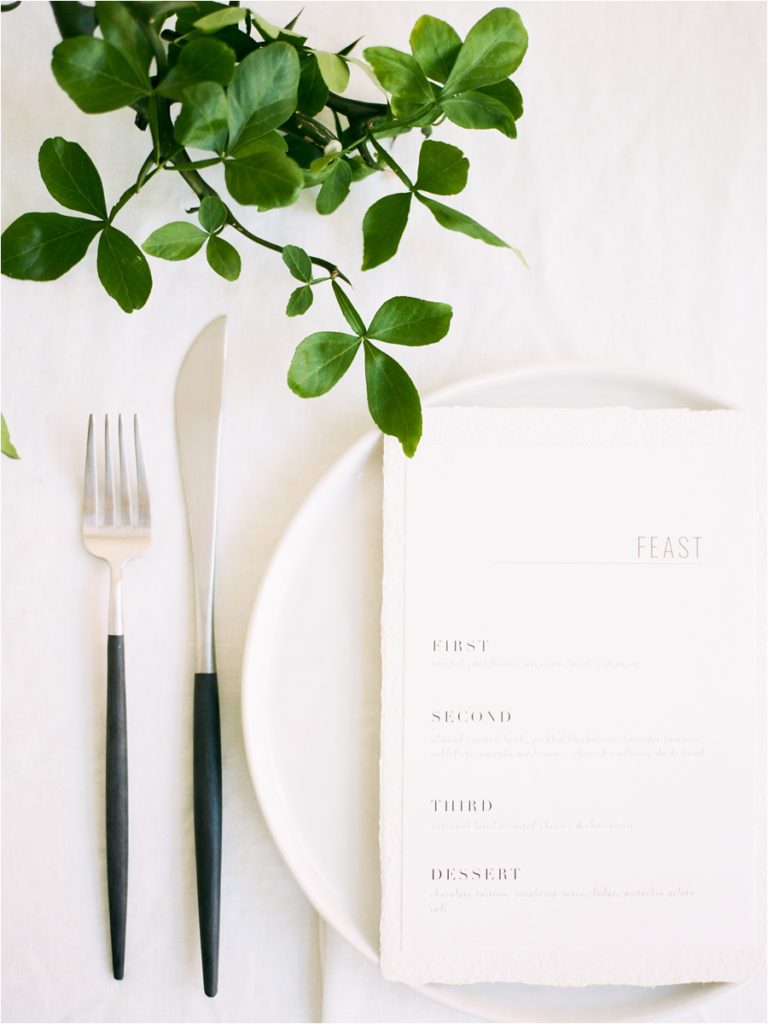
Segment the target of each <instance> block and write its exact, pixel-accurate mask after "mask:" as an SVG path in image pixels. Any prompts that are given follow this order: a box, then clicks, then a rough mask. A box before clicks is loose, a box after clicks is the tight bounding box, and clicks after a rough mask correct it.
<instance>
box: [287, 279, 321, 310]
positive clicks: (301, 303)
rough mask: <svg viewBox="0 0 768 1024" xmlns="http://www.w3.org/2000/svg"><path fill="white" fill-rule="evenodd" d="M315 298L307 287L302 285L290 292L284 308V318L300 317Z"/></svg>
mask: <svg viewBox="0 0 768 1024" xmlns="http://www.w3.org/2000/svg"><path fill="white" fill-rule="evenodd" d="M314 298H315V296H314V295H313V294H312V289H311V288H310V287H309V285H307V284H305V285H302V286H301V288H296V289H295V290H294V291H292V292H291V297H290V298H289V299H288V305H287V306H286V307H285V315H286V316H302V315H303V314H304V313H306V312H307V310H308V309H309V307H310V306H311V305H312V303H313V301H314Z"/></svg>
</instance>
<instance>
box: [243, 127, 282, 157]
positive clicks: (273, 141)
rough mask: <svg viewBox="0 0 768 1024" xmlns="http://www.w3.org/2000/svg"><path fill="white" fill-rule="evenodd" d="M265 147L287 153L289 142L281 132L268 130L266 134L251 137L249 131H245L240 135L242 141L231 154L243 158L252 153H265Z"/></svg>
mask: <svg viewBox="0 0 768 1024" xmlns="http://www.w3.org/2000/svg"><path fill="white" fill-rule="evenodd" d="M265 149H271V150H275V151H276V152H278V153H285V152H287V150H288V142H287V140H286V138H285V136H284V135H281V134H280V132H267V134H266V135H259V136H258V137H249V136H248V133H247V132H244V133H243V134H242V135H241V136H240V141H239V142H238V144H237V145H236V146H235V148H234V150H233V151H232V152H231V153H230V154H229V155H230V156H232V157H236V158H237V159H238V160H241V159H242V158H243V157H246V156H251V154H252V153H263V152H264V150H265Z"/></svg>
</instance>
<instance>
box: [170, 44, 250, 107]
mask: <svg viewBox="0 0 768 1024" xmlns="http://www.w3.org/2000/svg"><path fill="white" fill-rule="evenodd" d="M234 70H235V54H234V52H233V51H232V50H231V49H230V48H229V47H228V46H227V45H226V43H222V42H221V41H220V40H219V39H191V40H190V41H189V42H188V43H187V45H186V46H184V47H182V49H181V52H180V53H179V59H178V60H177V61H176V63H175V64H174V66H173V67H172V68H171V70H170V71H169V72H168V74H167V75H166V76H165V78H164V79H163V80H162V81H161V82H160V83H159V85H158V86H157V89H156V90H155V91H156V92H157V94H158V96H169V97H170V98H171V99H174V100H180V99H182V98H183V93H184V90H185V89H188V88H189V87H190V86H191V85H199V84H200V83H201V82H216V83H217V84H218V85H227V84H228V83H229V81H230V79H231V78H232V75H233V74H234Z"/></svg>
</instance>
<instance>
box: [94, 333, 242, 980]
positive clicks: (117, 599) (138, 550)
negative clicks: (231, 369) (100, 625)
mask: <svg viewBox="0 0 768 1024" xmlns="http://www.w3.org/2000/svg"><path fill="white" fill-rule="evenodd" d="M225 355H226V319H225V318H224V317H220V318H219V319H217V320H214V321H213V322H212V323H210V324H209V325H208V326H207V327H206V328H205V329H204V330H203V331H202V332H201V333H200V334H199V335H198V337H197V339H196V340H195V342H194V343H193V345H192V346H191V348H190V349H189V351H188V352H187V355H186V357H185V359H184V362H183V364H182V367H181V370H180V371H179V377H178V381H177V384H176V432H177V438H178V445H179V461H180V464H181V475H182V479H183V482H184V494H185V498H186V504H187V516H188V520H189V532H190V539H191V544H192V559H193V564H194V570H195V572H194V575H195V597H196V622H197V647H196V663H195V694H194V723H193V768H194V815H195V859H196V865H197V902H198V916H199V924H200V946H201V954H202V964H203V987H204V989H205V993H206V995H208V996H215V995H216V992H217V989H218V963H219V918H220V892H221V820H222V795H221V726H220V720H219V692H218V679H217V675H216V656H215V650H214V642H213V585H214V563H215V554H216V511H217V493H218V462H219V437H220V430H221V404H222V385H223V376H224V359H225ZM134 452H135V456H134V464H135V491H136V496H137V501H136V507H135V508H134V505H133V502H132V498H131V491H132V488H131V486H130V483H129V476H130V471H129V468H128V465H129V460H128V457H127V452H126V442H125V432H124V425H123V418H122V416H120V417H119V418H118V463H119V481H118V490H117V500H115V485H114V481H113V468H112V445H111V438H110V427H109V417H107V419H106V421H105V457H104V472H103V475H102V487H101V489H100V488H99V484H98V473H97V469H96V446H95V442H94V428H93V416H91V418H90V420H89V423H88V442H87V449H86V462H85V488H84V501H83V543H84V544H85V547H86V548H87V550H88V551H90V552H91V554H93V555H96V556H97V557H99V558H102V559H104V560H105V561H106V562H107V563H108V564H109V567H110V591H109V619H108V636H107V746H106V802H107V829H106V831H107V889H108V896H109V922H110V937H111V944H112V968H113V973H114V976H115V978H118V979H120V978H122V977H123V974H124V970H125V922H126V907H127V893H128V753H127V728H126V698H125V650H124V637H123V616H122V593H121V583H122V570H123V568H124V566H125V564H126V562H127V561H128V560H129V559H130V558H134V557H136V556H138V555H140V554H142V553H143V552H144V551H145V550H146V548H147V547H148V545H149V543H150V536H151V534H150V530H151V526H150V509H149V486H148V483H147V474H146V469H145V465H144V455H143V450H142V445H141V437H140V433H139V421H138V417H134ZM99 496H100V497H99Z"/></svg>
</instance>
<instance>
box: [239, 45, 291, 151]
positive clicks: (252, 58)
mask: <svg viewBox="0 0 768 1024" xmlns="http://www.w3.org/2000/svg"><path fill="white" fill-rule="evenodd" d="M299 73H300V68H299V58H298V56H297V55H296V51H295V50H294V48H293V47H292V46H290V45H289V44H288V43H270V44H269V45H268V46H263V47H262V48H261V49H260V50H256V51H255V52H254V53H251V54H249V55H248V56H247V57H246V58H245V60H243V61H241V62H240V64H239V65H238V68H237V71H235V74H234V77H233V79H232V84H231V85H230V87H229V90H228V100H229V153H230V155H233V156H237V155H238V153H237V150H238V146H240V147H241V148H242V147H243V146H245V145H247V144H248V143H249V142H250V141H252V140H253V139H256V138H260V137H261V136H262V135H266V134H267V132H269V131H271V130H272V129H273V128H277V127H278V126H279V125H281V124H282V123H283V122H284V121H287V119H288V118H289V117H290V116H291V114H292V113H293V112H294V110H295V109H296V95H297V90H298V87H299Z"/></svg>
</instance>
